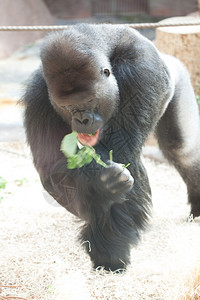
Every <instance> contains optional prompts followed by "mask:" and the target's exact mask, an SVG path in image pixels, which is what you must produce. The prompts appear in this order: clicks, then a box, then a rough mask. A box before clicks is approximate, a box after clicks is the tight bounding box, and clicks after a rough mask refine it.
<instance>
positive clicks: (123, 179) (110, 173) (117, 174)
mask: <svg viewBox="0 0 200 300" xmlns="http://www.w3.org/2000/svg"><path fill="white" fill-rule="evenodd" d="M100 180H101V183H102V184H103V186H104V188H105V189H106V190H108V191H109V192H110V193H112V194H123V193H125V192H128V191H129V190H130V189H131V188H132V186H133V183H134V179H133V177H132V175H131V173H130V172H129V170H128V169H126V168H125V167H123V165H122V164H118V163H115V162H109V164H108V167H107V168H104V169H103V171H102V174H101V176H100Z"/></svg>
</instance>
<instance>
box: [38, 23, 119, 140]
mask: <svg viewBox="0 0 200 300" xmlns="http://www.w3.org/2000/svg"><path fill="white" fill-rule="evenodd" d="M41 60H42V68H43V76H44V79H45V81H46V84H47V87H48V92H49V97H50V100H51V102H52V105H53V106H54V108H55V109H56V111H57V112H58V113H59V114H60V115H61V116H62V118H63V119H64V120H65V121H67V122H70V123H71V127H72V130H74V131H77V132H78V133H83V134H85V135H84V136H85V137H86V138H89V136H91V134H94V136H93V138H92V137H90V139H93V141H92V144H93V145H94V144H96V143H97V141H98V138H99V133H100V132H101V130H102V129H103V127H104V126H105V124H106V123H107V122H108V120H109V119H110V118H111V116H112V115H113V113H114V111H115V110H116V108H117V106H118V103H119V90H118V85H117V81H116V79H115V77H114V75H113V73H112V68H111V64H110V61H109V59H108V58H107V57H106V56H105V55H104V54H102V51H101V49H98V48H96V46H95V45H93V43H92V41H91V40H90V42H89V41H88V39H86V36H85V35H82V34H80V33H79V32H78V31H76V30H75V29H71V28H69V29H67V30H66V31H64V32H57V33H52V34H50V35H49V36H48V37H47V39H46V40H45V42H44V44H43V47H42V51H41ZM87 135H88V137H87Z"/></svg>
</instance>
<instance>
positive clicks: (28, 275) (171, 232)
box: [0, 140, 200, 300]
mask: <svg viewBox="0 0 200 300" xmlns="http://www.w3.org/2000/svg"><path fill="white" fill-rule="evenodd" d="M144 163H145V166H146V168H147V170H148V173H149V177H150V182H151V185H152V192H153V203H154V210H153V215H152V222H151V224H150V226H149V230H148V231H147V232H146V233H145V234H143V235H142V239H141V243H140V244H139V246H138V247H137V248H136V249H133V250H132V252H131V265H130V266H129V267H128V270H127V272H126V273H125V274H122V275H117V274H113V273H109V274H105V273H104V272H103V271H96V272H95V271H93V270H92V269H91V264H90V260H89V257H88V256H87V255H86V254H85V252H84V250H83V248H82V246H81V245H80V243H79V242H78V241H77V235H78V232H79V228H80V226H81V223H80V222H79V221H78V220H77V219H76V218H75V217H74V216H72V215H71V214H70V213H68V212H67V211H65V210H64V209H63V208H62V207H60V206H58V205H57V204H55V202H53V200H52V199H51V198H49V197H47V195H45V194H44V191H43V189H42V187H41V184H40V182H39V178H38V175H37V173H36V171H35V170H34V168H33V165H32V161H31V157H30V154H29V150H28V149H27V148H26V145H25V143H24V141H23V140H22V141H21V142H17V143H16V142H15V141H11V142H9V143H8V142H1V143H0V166H1V169H0V173H1V174H0V175H1V176H2V177H3V178H5V179H6V180H7V181H8V183H7V186H6V189H5V190H1V195H0V196H1V201H0V228H1V230H0V249H1V252H0V285H17V286H18V285H19V286H21V287H18V288H6V287H4V288H1V289H0V299H1V296H6V295H7V296H8V295H15V296H18V297H24V298H25V299H36V300H39V299H41V300H45V299H47V300H64V299H65V300H68V299H70V300H71V299H72V300H75V299H76V300H77V299H81V300H83V299H87V300H89V299H114V300H115V299H122V300H125V299H134V300H137V299H138V300H140V299H158V300H161V299H163V300H164V299H179V298H178V296H180V295H181V294H184V293H185V292H187V289H188V288H190V286H191V285H192V284H193V277H192V276H191V270H193V268H194V266H197V262H198V259H199V254H200V239H199V236H200V220H199V219H196V220H195V221H194V222H191V223H188V222H186V219H187V217H188V214H189V207H188V205H187V204H186V203H187V197H186V188H185V185H184V183H183V182H182V180H181V178H180V177H179V175H178V174H177V172H176V171H175V170H174V168H172V167H170V166H168V165H167V163H165V162H162V163H160V162H156V161H153V160H150V159H149V158H145V159H144ZM199 270H200V266H199ZM180 299H184V298H180ZM191 299H199V298H191Z"/></svg>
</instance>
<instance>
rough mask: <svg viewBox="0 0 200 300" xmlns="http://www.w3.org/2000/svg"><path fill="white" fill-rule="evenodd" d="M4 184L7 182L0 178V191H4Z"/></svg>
mask: <svg viewBox="0 0 200 300" xmlns="http://www.w3.org/2000/svg"><path fill="white" fill-rule="evenodd" d="M6 184H7V181H6V180H5V179H4V178H3V177H0V189H5V188H6Z"/></svg>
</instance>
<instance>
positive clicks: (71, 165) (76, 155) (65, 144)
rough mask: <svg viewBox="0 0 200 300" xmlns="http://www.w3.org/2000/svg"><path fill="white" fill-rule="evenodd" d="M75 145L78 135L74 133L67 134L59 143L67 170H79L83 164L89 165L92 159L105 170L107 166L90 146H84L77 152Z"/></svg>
mask: <svg viewBox="0 0 200 300" xmlns="http://www.w3.org/2000/svg"><path fill="white" fill-rule="evenodd" d="M77 143H78V134H77V132H75V131H73V132H72V133H70V134H67V135H66V136H65V137H64V138H63V140H62V142H61V147H60V150H61V151H62V152H63V154H64V155H65V156H66V157H67V161H68V163H67V168H68V169H75V168H81V167H83V166H84V165H85V164H89V163H91V161H92V160H93V159H94V160H96V162H97V163H98V164H100V165H101V166H103V167H105V168H106V167H107V165H106V164H105V163H104V162H103V161H102V160H101V158H100V155H99V154H97V153H96V152H95V149H94V148H93V147H92V146H84V147H82V148H81V149H79V150H78V151H77Z"/></svg>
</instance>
